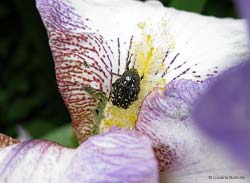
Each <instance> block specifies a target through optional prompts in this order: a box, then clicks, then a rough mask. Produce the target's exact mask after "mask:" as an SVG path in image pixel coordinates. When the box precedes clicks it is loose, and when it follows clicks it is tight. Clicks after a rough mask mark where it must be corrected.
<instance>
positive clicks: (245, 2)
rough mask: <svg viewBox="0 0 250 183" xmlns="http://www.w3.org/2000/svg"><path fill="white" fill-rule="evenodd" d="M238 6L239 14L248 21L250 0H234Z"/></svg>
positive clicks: (249, 18) (249, 17) (249, 19)
mask: <svg viewBox="0 0 250 183" xmlns="http://www.w3.org/2000/svg"><path fill="white" fill-rule="evenodd" d="M236 2H237V3H238V6H239V10H240V11H241V15H242V16H243V17H245V18H247V19H248V22H250V11H249V7H250V0H236Z"/></svg>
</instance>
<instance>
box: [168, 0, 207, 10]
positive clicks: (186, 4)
mask: <svg viewBox="0 0 250 183" xmlns="http://www.w3.org/2000/svg"><path fill="white" fill-rule="evenodd" d="M205 4H206V0H172V1H171V3H170V6H171V7H174V8H177V9H180V10H186V11H191V12H196V13H201V12H202V10H203V8H204V6H205Z"/></svg>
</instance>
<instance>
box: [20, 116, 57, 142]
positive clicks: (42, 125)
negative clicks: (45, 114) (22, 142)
mask: <svg viewBox="0 0 250 183" xmlns="http://www.w3.org/2000/svg"><path fill="white" fill-rule="evenodd" d="M23 127H24V128H25V129H26V130H27V131H28V132H29V134H30V135H31V136H32V137H33V138H40V137H42V136H44V135H46V134H47V133H49V132H51V131H53V130H55V129H56V127H57V124H56V123H55V122H54V121H47V120H43V119H39V118H37V119H32V120H31V121H28V122H26V123H24V124H23Z"/></svg>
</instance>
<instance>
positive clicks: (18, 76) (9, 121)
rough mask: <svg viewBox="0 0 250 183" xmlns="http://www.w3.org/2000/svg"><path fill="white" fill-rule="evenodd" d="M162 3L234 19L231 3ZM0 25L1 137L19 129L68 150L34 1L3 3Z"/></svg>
mask: <svg viewBox="0 0 250 183" xmlns="http://www.w3.org/2000/svg"><path fill="white" fill-rule="evenodd" d="M162 2H163V3H164V4H165V5H167V6H174V7H176V8H179V9H184V10H188V11H193V12H197V13H201V14H204V15H213V16H218V17H237V13H236V11H235V7H234V5H233V3H232V1H230V0H168V1H167V0H165V1H162ZM0 26H1V27H0V132H2V133H5V134H8V135H10V136H14V137H15V136H17V131H16V126H17V124H19V125H22V126H23V127H24V129H26V130H27V131H28V132H29V133H30V134H31V136H32V137H33V138H48V139H53V140H57V141H60V142H61V143H63V144H66V145H69V146H70V145H71V144H70V142H65V139H66V138H71V137H72V132H71V127H70V117H69V115H68V112H67V110H66V108H65V106H64V104H63V101H62V99H61V97H60V95H59V93H58V90H57V86H56V80H55V72H54V65H53V60H52V57H51V53H50V50H49V47H48V43H47V35H46V32H45V28H44V27H43V24H42V22H41V19H40V17H39V14H38V12H37V10H36V8H35V0H5V1H4V0H1V2H0ZM65 125H66V126H65ZM66 133H69V135H68V136H67V137H66V135H64V134H66ZM63 135H64V136H63ZM66 141H67V140H66Z"/></svg>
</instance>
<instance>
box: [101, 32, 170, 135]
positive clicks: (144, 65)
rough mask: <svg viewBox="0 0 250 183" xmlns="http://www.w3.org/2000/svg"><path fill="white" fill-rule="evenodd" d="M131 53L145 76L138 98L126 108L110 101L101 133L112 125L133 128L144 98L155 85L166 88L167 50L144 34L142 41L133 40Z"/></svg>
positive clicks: (136, 66) (135, 64)
mask: <svg viewBox="0 0 250 183" xmlns="http://www.w3.org/2000/svg"><path fill="white" fill-rule="evenodd" d="M131 53H132V55H133V56H134V58H133V59H134V68H135V69H136V70H137V71H138V74H139V76H140V77H142V76H143V77H142V79H141V81H140V92H139V94H138V99H137V100H136V101H133V103H132V104H131V105H129V106H128V107H127V108H126V109H125V108H122V107H119V106H116V105H113V103H112V102H111V101H108V102H107V105H106V107H105V109H104V111H103V113H104V118H103V119H102V120H101V122H100V126H99V129H100V132H101V133H102V132H106V131H108V129H109V128H110V127H112V126H118V127H121V128H126V129H133V128H134V125H135V122H136V119H137V115H138V112H139V110H140V106H141V104H142V102H143V99H144V98H145V97H146V96H147V94H148V93H150V92H151V91H152V90H153V88H154V87H160V88H164V86H165V85H166V80H165V78H163V77H162V73H164V72H166V65H165V63H164V58H165V53H166V50H164V49H162V48H160V47H156V46H155V42H154V40H153V38H152V36H151V35H150V34H145V35H143V40H142V41H138V42H133V44H132V47H131ZM125 79H126V78H125Z"/></svg>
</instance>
